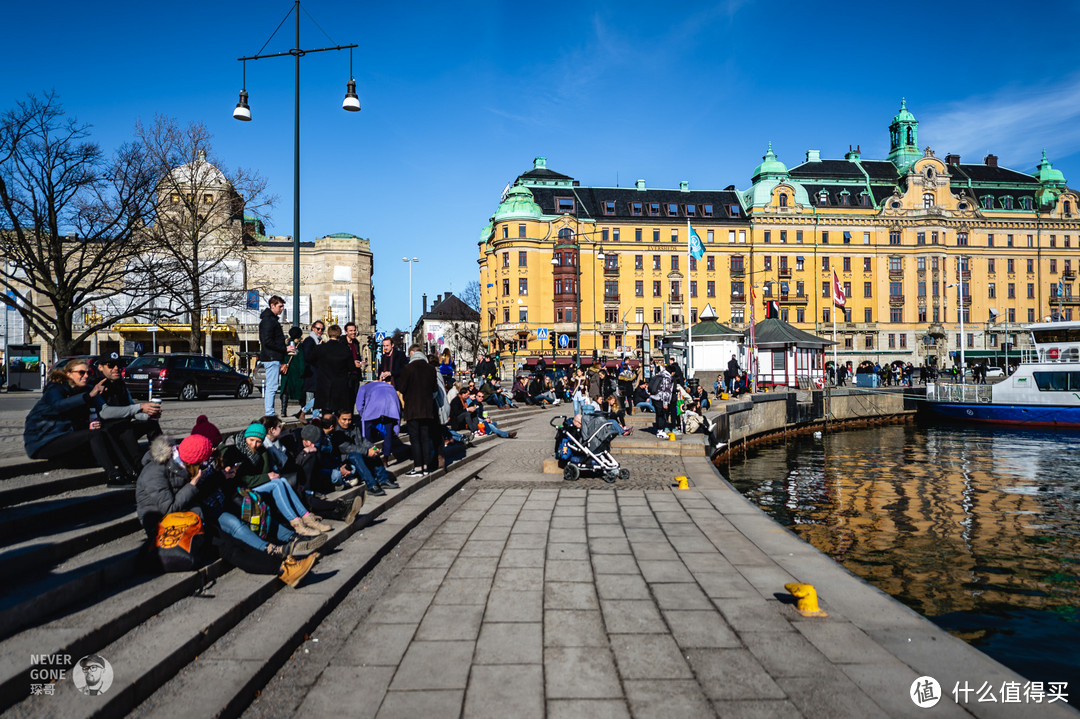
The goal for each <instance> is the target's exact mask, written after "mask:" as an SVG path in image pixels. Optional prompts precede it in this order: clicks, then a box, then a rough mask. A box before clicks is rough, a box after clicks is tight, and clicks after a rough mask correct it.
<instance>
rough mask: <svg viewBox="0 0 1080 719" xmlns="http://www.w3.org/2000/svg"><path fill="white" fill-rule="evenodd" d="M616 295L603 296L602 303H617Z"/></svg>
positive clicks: (617, 297)
mask: <svg viewBox="0 0 1080 719" xmlns="http://www.w3.org/2000/svg"><path fill="white" fill-rule="evenodd" d="M618 301H619V296H618V295H604V302H618Z"/></svg>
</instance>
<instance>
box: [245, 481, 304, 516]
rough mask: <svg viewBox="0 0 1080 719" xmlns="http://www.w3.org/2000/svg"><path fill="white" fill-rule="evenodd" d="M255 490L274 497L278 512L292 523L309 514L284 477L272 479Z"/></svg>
mask: <svg viewBox="0 0 1080 719" xmlns="http://www.w3.org/2000/svg"><path fill="white" fill-rule="evenodd" d="M254 490H255V491H256V492H258V493H259V494H269V495H270V496H272V497H273V498H274V504H275V505H276V506H277V508H278V511H279V512H281V514H282V515H283V516H284V517H285V519H287V520H289V521H290V522H291V521H293V520H294V519H298V518H299V517H300V516H301V515H304V514H307V509H306V508H305V507H304V504H303V502H301V501H300V498H299V497H298V496H296V492H294V491H293V488H292V487H290V486H289V483H288V481H286V479H285V478H284V477H277V478H275V479H271V480H270V481H269V482H267V483H265V484H260V485H259V486H258V487H255V488H254Z"/></svg>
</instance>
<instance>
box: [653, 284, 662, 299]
mask: <svg viewBox="0 0 1080 719" xmlns="http://www.w3.org/2000/svg"><path fill="white" fill-rule="evenodd" d="M652 296H653V297H659V296H660V280H653V283H652Z"/></svg>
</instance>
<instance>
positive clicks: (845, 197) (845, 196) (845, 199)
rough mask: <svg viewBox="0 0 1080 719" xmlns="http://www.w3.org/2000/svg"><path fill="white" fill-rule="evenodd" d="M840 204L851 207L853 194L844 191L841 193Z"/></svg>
mask: <svg viewBox="0 0 1080 719" xmlns="http://www.w3.org/2000/svg"><path fill="white" fill-rule="evenodd" d="M840 204H841V205H850V204H851V193H850V192H848V191H847V190H844V191H843V192H841V193H840Z"/></svg>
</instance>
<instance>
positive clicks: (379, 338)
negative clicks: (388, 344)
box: [375, 332, 386, 342]
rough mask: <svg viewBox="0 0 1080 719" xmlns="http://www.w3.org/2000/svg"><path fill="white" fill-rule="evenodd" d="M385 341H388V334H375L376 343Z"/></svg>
mask: <svg viewBox="0 0 1080 719" xmlns="http://www.w3.org/2000/svg"><path fill="white" fill-rule="evenodd" d="M384 339H386V333H385V332H376V333H375V341H376V342H382V341H383V340H384Z"/></svg>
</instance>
